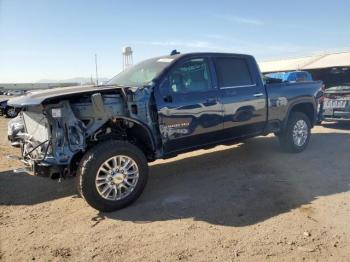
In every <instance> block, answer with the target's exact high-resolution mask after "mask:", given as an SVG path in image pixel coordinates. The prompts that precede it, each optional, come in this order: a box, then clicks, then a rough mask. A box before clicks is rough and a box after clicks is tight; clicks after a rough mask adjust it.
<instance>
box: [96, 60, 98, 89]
mask: <svg viewBox="0 0 350 262" xmlns="http://www.w3.org/2000/svg"><path fill="white" fill-rule="evenodd" d="M95 68H96V86H98V67H97V54H95Z"/></svg>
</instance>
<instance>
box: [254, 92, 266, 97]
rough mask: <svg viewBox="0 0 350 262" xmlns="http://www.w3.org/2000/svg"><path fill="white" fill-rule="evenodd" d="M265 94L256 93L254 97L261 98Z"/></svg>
mask: <svg viewBox="0 0 350 262" xmlns="http://www.w3.org/2000/svg"><path fill="white" fill-rule="evenodd" d="M263 95H264V94H263V93H256V94H254V95H253V96H254V97H261V96H263Z"/></svg>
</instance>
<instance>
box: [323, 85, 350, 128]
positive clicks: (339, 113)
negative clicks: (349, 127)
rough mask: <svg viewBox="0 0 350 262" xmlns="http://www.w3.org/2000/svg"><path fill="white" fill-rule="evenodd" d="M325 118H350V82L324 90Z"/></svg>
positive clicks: (327, 119) (328, 119)
mask: <svg viewBox="0 0 350 262" xmlns="http://www.w3.org/2000/svg"><path fill="white" fill-rule="evenodd" d="M323 120H324V121H334V120H336V121H339V120H350V83H348V84H344V85H341V86H333V87H330V88H328V89H326V90H325V91H324V102H323Z"/></svg>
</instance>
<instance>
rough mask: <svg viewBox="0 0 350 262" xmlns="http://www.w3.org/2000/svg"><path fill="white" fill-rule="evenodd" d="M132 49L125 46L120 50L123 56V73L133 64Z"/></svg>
mask: <svg viewBox="0 0 350 262" xmlns="http://www.w3.org/2000/svg"><path fill="white" fill-rule="evenodd" d="M132 53H133V51H132V49H131V47H130V46H125V47H123V49H122V55H123V71H124V70H125V69H127V68H128V67H130V66H132V64H133V58H132Z"/></svg>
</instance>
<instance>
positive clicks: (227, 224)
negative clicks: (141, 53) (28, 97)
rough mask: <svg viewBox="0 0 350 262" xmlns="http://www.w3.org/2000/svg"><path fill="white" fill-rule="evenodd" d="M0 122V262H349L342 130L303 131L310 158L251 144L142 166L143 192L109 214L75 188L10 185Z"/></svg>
mask: <svg viewBox="0 0 350 262" xmlns="http://www.w3.org/2000/svg"><path fill="white" fill-rule="evenodd" d="M6 124H7V120H6V119H5V118H0V232H1V234H0V245H1V246H0V248H1V253H0V260H4V261H28V260H37V261H64V260H67V261H70V260H71V261H89V260H94V261H102V260H105V261H110V260H114V261H141V260H142V261H176V260H182V261H261V260H270V261H301V260H307V261H310V260H311V261H349V258H350V227H349V221H350V192H349V185H350V158H349V156H350V123H349V124H346V123H344V124H334V123H331V124H327V125H326V126H323V127H316V128H315V129H313V136H312V139H311V143H310V145H309V148H308V149H307V150H306V151H305V152H303V153H300V154H286V153H283V152H281V150H280V148H279V146H278V142H277V140H276V138H274V137H273V136H268V137H259V138H255V139H251V140H248V141H247V142H246V143H244V144H238V145H235V146H229V147H227V146H219V147H216V148H214V149H211V150H200V151H196V152H192V153H189V154H184V155H180V156H178V157H176V158H173V159H170V160H167V161H157V162H155V163H152V165H151V168H150V178H149V183H148V185H147V188H146V190H145V192H144V193H143V195H142V196H141V198H140V199H139V200H138V201H137V202H136V203H135V204H133V205H132V206H130V207H128V208H126V209H124V210H121V211H118V212H114V213H108V214H104V213H99V212H97V211H96V210H93V209H92V208H90V207H89V206H88V205H87V204H86V203H85V202H84V201H83V200H82V199H81V198H78V197H77V196H76V193H75V189H74V183H73V182H74V181H73V179H67V180H64V181H63V182H62V183H58V182H57V181H54V180H50V179H45V178H40V177H33V176H29V175H25V174H13V173H12V172H11V171H10V170H11V169H12V168H14V167H18V166H19V164H18V163H17V162H15V161H12V160H7V159H6V157H5V156H6V155H8V154H12V153H17V150H16V149H11V148H10V147H9V145H8V143H7V141H6Z"/></svg>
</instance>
